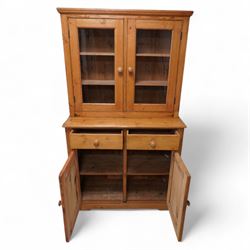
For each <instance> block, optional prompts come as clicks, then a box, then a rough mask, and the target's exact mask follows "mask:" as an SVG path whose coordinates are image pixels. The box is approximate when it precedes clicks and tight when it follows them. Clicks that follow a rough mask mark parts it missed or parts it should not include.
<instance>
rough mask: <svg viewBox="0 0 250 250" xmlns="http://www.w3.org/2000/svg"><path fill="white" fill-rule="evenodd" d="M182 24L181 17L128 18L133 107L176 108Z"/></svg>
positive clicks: (129, 99) (129, 95)
mask: <svg viewBox="0 0 250 250" xmlns="http://www.w3.org/2000/svg"><path fill="white" fill-rule="evenodd" d="M181 27H182V23H181V22H178V21H155V20H135V19H130V20H129V21H128V55H127V58H128V59H127V84H128V86H127V88H128V90H127V109H128V110H129V111H166V112H172V111H173V107H174V95H175V83H176V77H177V64H178V55H179V45H180V37H181Z"/></svg>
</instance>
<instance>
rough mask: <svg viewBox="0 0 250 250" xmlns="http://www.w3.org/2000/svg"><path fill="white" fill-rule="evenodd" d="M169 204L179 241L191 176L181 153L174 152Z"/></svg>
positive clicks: (168, 195) (168, 194)
mask: <svg viewBox="0 0 250 250" xmlns="http://www.w3.org/2000/svg"><path fill="white" fill-rule="evenodd" d="M169 178H170V182H169V186H168V193H167V204H168V207H169V212H170V215H171V218H172V222H173V225H174V229H175V232H176V236H177V239H178V241H181V239H182V234H183V225H184V220H185V213H186V206H187V198H188V192H189V185H190V179H191V176H190V174H189V172H188V170H187V168H186V166H185V164H184V162H183V161H182V159H181V157H180V155H179V153H177V152H173V153H172V163H171V168H170V177H169Z"/></svg>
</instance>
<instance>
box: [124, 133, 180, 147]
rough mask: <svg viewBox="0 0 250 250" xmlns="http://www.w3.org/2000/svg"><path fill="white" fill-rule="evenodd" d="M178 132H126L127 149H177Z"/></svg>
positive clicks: (178, 141) (178, 142)
mask: <svg viewBox="0 0 250 250" xmlns="http://www.w3.org/2000/svg"><path fill="white" fill-rule="evenodd" d="M179 144H180V134H179V133H178V132H177V131H174V132H173V133H170V134H158V133H157V134H154V133H152V134H143V133H140V134H136V133H135V134H134V133H131V134H130V133H129V132H128V133H127V149H135V150H178V149H179Z"/></svg>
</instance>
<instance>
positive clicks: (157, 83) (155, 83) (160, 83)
mask: <svg viewBox="0 0 250 250" xmlns="http://www.w3.org/2000/svg"><path fill="white" fill-rule="evenodd" d="M135 86H148V87H161V86H167V81H156V80H152V81H151V80H146V81H138V82H136V83H135Z"/></svg>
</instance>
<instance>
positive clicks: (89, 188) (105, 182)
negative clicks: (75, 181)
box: [81, 176, 123, 201]
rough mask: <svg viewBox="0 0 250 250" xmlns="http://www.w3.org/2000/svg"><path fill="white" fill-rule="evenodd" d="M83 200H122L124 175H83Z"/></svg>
mask: <svg viewBox="0 0 250 250" xmlns="http://www.w3.org/2000/svg"><path fill="white" fill-rule="evenodd" d="M81 190H82V200H83V201H111V200H122V197H123V194H122V177H120V176H81Z"/></svg>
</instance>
